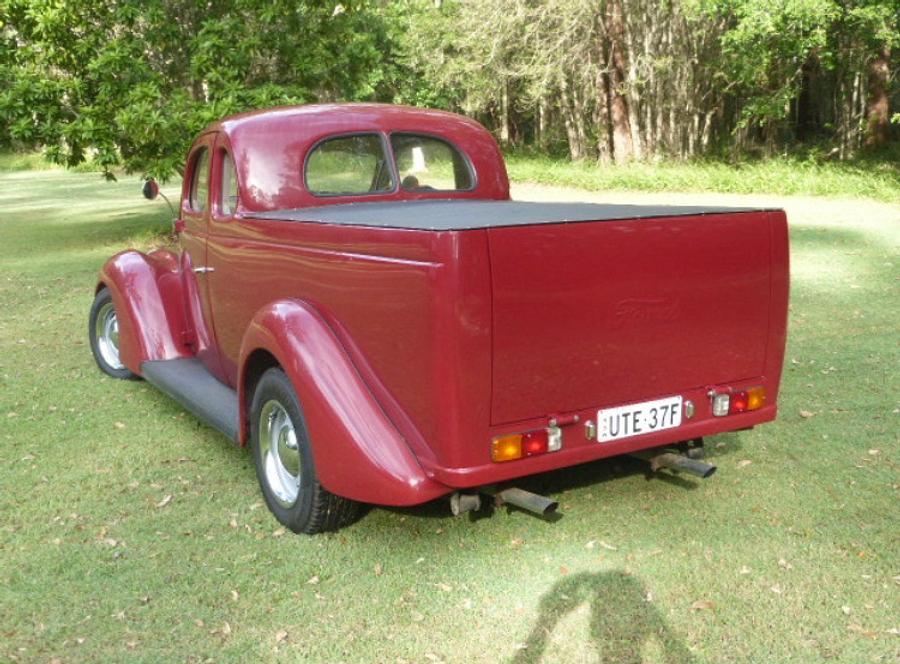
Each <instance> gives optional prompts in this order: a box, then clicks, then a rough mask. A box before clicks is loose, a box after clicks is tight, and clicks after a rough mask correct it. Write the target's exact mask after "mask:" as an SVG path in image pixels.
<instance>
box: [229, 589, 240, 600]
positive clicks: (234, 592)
mask: <svg viewBox="0 0 900 664" xmlns="http://www.w3.org/2000/svg"><path fill="white" fill-rule="evenodd" d="M240 598H241V594H240V593H239V592H238V591H237V590H232V591H231V601H232V602H236V601H238V600H239V599H240Z"/></svg>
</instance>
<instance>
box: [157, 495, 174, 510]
mask: <svg viewBox="0 0 900 664" xmlns="http://www.w3.org/2000/svg"><path fill="white" fill-rule="evenodd" d="M171 502H172V494H171V493H170V494H167V495H166V497H165V498H163V499H162V500H160V501H159V502H158V503H156V506H157V507H165V506H166V505H168V504H169V503H171Z"/></svg>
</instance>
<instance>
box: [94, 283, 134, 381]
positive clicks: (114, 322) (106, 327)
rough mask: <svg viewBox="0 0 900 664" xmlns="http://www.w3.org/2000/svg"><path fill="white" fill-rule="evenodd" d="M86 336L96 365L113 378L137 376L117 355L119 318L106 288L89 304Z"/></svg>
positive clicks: (128, 378) (124, 378)
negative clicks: (89, 311) (89, 310)
mask: <svg viewBox="0 0 900 664" xmlns="http://www.w3.org/2000/svg"><path fill="white" fill-rule="evenodd" d="M88 338H89V339H90V341H91V352H92V353H93V354H94V359H95V360H96V361H97V366H98V367H100V370H101V371H103V372H104V373H106V374H108V375H110V376H112V377H113V378H120V379H123V380H130V379H132V378H137V376H135V374H134V373H132V372H131V370H129V369H128V367H126V366H125V365H124V364H123V363H122V359H121V358H120V357H119V318H118V316H117V315H116V307H115V305H114V304H113V301H112V295H111V294H110V292H109V289H108V288H105V287H104V288H101V289H100V291H99V292H98V293H97V296H96V297H95V298H94V303H93V304H92V305H91V313H90V316H89V317H88Z"/></svg>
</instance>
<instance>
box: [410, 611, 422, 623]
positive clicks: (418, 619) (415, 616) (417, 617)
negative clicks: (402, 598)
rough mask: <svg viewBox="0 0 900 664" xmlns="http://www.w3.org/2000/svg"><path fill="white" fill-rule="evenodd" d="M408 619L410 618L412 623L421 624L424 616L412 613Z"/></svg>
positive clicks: (415, 612)
mask: <svg viewBox="0 0 900 664" xmlns="http://www.w3.org/2000/svg"><path fill="white" fill-rule="evenodd" d="M410 618H412V620H413V622H422V621H423V620H425V614H424V613H420V612H418V611H413V612H412V613H411V614H410Z"/></svg>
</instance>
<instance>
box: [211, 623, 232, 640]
mask: <svg viewBox="0 0 900 664" xmlns="http://www.w3.org/2000/svg"><path fill="white" fill-rule="evenodd" d="M209 633H210V634H212V635H213V636H221V637H222V638H223V639H227V638H228V637H229V636H231V625H229V624H228V623H227V622H226V623H224V624H223V625H222V626H221V627H220V628H219V629H212V630H210V631H209Z"/></svg>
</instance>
